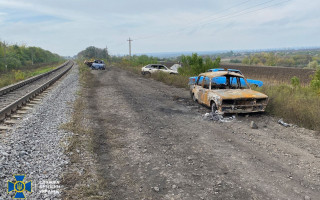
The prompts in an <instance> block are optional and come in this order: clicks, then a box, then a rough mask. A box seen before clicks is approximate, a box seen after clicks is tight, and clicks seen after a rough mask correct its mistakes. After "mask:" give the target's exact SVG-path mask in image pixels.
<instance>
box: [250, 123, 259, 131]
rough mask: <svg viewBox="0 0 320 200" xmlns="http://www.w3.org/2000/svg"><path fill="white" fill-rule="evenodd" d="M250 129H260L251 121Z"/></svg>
mask: <svg viewBox="0 0 320 200" xmlns="http://www.w3.org/2000/svg"><path fill="white" fill-rule="evenodd" d="M250 128H252V129H258V126H257V124H256V123H255V122H254V121H251V123H250Z"/></svg>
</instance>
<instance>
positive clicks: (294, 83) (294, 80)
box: [291, 76, 300, 88]
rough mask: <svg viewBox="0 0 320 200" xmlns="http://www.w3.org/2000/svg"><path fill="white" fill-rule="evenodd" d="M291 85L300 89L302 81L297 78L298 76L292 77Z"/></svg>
mask: <svg viewBox="0 0 320 200" xmlns="http://www.w3.org/2000/svg"><path fill="white" fill-rule="evenodd" d="M291 85H292V86H293V87H294V88H297V87H300V79H299V78H298V77H296V76H294V77H292V78H291Z"/></svg>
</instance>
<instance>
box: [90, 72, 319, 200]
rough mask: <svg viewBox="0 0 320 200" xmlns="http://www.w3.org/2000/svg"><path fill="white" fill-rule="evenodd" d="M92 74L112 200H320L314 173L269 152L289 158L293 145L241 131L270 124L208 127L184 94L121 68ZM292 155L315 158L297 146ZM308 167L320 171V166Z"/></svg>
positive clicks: (264, 133)
mask: <svg viewBox="0 0 320 200" xmlns="http://www.w3.org/2000/svg"><path fill="white" fill-rule="evenodd" d="M93 73H94V75H95V78H96V79H97V80H96V84H95V86H94V87H93V88H92V95H91V98H90V99H88V102H91V103H90V109H92V117H91V118H92V119H91V120H93V122H95V124H96V127H95V128H94V130H95V138H94V141H95V147H96V148H95V153H96V154H97V156H98V158H99V163H100V167H99V169H100V173H101V176H103V177H104V179H105V180H106V190H108V191H110V194H111V196H112V199H302V198H304V197H305V196H306V195H308V196H310V197H316V196H317V194H319V176H317V174H316V171H314V172H311V171H308V170H307V169H301V170H300V171H299V170H295V169H294V168H292V167H291V166H288V165H287V163H288V161H290V162H291V161H292V160H290V159H289V158H286V157H284V156H282V155H281V154H280V153H281V152H280V151H279V152H277V151H275V152H272V153H270V152H268V151H269V150H270V148H267V144H269V143H271V144H275V145H274V146H275V148H276V149H280V150H283V151H284V149H285V148H287V147H288V146H290V144H287V143H288V142H286V141H282V140H281V138H280V139H275V138H268V134H269V133H268V132H270V131H272V129H271V130H270V129H268V130H267V129H266V130H264V129H259V130H253V129H250V128H248V126H244V125H243V124H246V123H248V122H247V121H248V120H252V119H253V120H256V121H257V122H258V123H261V124H262V123H265V121H266V119H265V118H266V117H265V116H260V115H253V116H250V117H249V118H248V119H246V118H244V117H242V118H241V117H239V118H238V120H237V121H236V122H235V123H232V124H228V123H223V124H220V123H214V122H212V121H205V120H203V119H202V117H201V114H200V113H201V112H204V111H203V109H202V108H200V109H198V108H195V105H193V106H189V105H190V102H188V101H179V99H182V100H183V99H188V98H189V97H188V94H189V92H188V91H186V90H183V89H179V88H172V87H169V86H166V85H164V84H163V83H160V82H157V81H154V80H151V79H144V78H141V77H140V76H138V75H135V74H132V73H129V72H126V71H123V70H121V69H118V68H111V69H109V70H107V71H106V72H100V71H99V72H97V71H94V72H93ZM177 96H178V97H179V98H178V99H177V98H176V97H177ZM191 105H192V103H191ZM267 118H268V117H267ZM240 120H243V122H240ZM269 121H270V120H269ZM268 126H275V123H274V122H270V124H268ZM278 129H279V130H283V131H286V130H284V129H283V128H278V127H277V130H278ZM253 131H256V132H253ZM252 132H253V133H252ZM273 134H275V135H277V134H279V133H273ZM306 141H307V142H310V139H306ZM281 142H282V143H281ZM313 142H316V141H311V142H310V144H312V145H314V144H313ZM292 153H293V154H297V155H302V154H304V156H305V157H308V159H309V158H312V157H310V153H306V152H305V151H303V149H301V147H299V146H296V150H294V152H292ZM296 162H298V161H296ZM293 163H294V162H293ZM310 167H313V168H314V167H319V159H316V160H315V162H314V163H312V164H311V166H310ZM305 174H307V175H308V176H305ZM312 175H315V176H317V177H316V180H315V181H313V180H312V178H310V176H312ZM312 188H314V189H312Z"/></svg>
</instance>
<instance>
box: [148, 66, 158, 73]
mask: <svg viewBox="0 0 320 200" xmlns="http://www.w3.org/2000/svg"><path fill="white" fill-rule="evenodd" d="M156 71H158V65H151V66H150V68H149V72H150V73H154V72H156Z"/></svg>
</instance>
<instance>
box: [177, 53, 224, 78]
mask: <svg viewBox="0 0 320 200" xmlns="http://www.w3.org/2000/svg"><path fill="white" fill-rule="evenodd" d="M220 60H221V59H220V58H217V59H216V60H215V61H213V60H211V59H210V58H208V57H207V58H205V59H203V58H202V57H201V56H198V54H196V53H194V54H192V56H184V55H182V56H181V62H182V67H181V68H179V69H178V72H179V74H181V75H184V76H195V75H198V74H200V73H203V72H206V71H208V70H209V69H212V68H218V67H219V66H220Z"/></svg>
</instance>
